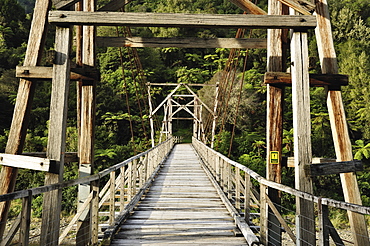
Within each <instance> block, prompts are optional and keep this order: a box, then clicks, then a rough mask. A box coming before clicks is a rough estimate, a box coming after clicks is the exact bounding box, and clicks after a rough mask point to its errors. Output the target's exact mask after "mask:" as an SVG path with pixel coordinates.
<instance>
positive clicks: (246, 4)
mask: <svg viewBox="0 0 370 246" xmlns="http://www.w3.org/2000/svg"><path fill="white" fill-rule="evenodd" d="M229 1H230V2H232V3H233V4H235V5H236V6H238V7H239V8H241V9H242V10H244V11H246V12H247V13H250V14H254V15H266V14H267V13H266V12H265V11H264V10H263V9H261V8H260V7H258V6H257V5H255V4H254V3H252V2H251V1H249V0H229Z"/></svg>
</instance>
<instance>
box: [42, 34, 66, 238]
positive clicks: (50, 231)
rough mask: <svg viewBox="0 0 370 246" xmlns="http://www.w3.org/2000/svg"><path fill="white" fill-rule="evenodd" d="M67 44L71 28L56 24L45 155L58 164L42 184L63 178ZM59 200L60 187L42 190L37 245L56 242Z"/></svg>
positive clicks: (59, 209) (57, 236)
mask: <svg viewBox="0 0 370 246" xmlns="http://www.w3.org/2000/svg"><path fill="white" fill-rule="evenodd" d="M71 47H72V28H69V27H68V28H64V27H57V28H56V34H55V51H56V54H57V56H56V59H55V64H54V69H53V80H52V90H51V102H50V126H49V136H48V146H47V158H49V159H53V160H56V161H57V162H58V163H59V164H60V165H59V167H58V171H59V172H58V173H59V174H51V173H46V175H45V185H49V184H54V183H59V182H61V181H62V180H63V171H64V153H65V138H66V128H67V108H68V107H67V106H68V92H69V83H70V81H69V75H70V52H71ZM61 200H62V190H56V191H51V192H47V193H45V194H44V201H43V209H42V226H41V235H42V236H41V239H40V244H41V245H57V244H58V238H59V226H60V212H61Z"/></svg>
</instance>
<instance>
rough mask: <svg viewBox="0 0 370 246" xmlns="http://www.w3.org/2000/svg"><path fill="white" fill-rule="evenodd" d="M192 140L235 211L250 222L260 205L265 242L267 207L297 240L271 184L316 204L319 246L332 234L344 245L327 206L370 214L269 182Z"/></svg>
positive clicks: (349, 205)
mask: <svg viewBox="0 0 370 246" xmlns="http://www.w3.org/2000/svg"><path fill="white" fill-rule="evenodd" d="M192 143H193V146H194V148H195V150H196V151H197V153H198V155H199V157H200V158H201V160H202V161H203V163H204V165H205V166H206V167H207V168H208V170H209V172H210V173H211V174H212V176H213V177H214V179H215V180H216V181H217V182H218V184H219V186H220V187H221V188H222V190H223V192H224V193H225V196H226V197H227V198H228V199H229V200H230V202H231V203H233V204H234V206H235V208H236V210H237V211H238V212H239V213H240V216H242V215H244V219H245V222H246V223H250V217H251V216H252V214H251V213H250V208H253V207H259V210H260V213H259V214H260V216H261V218H260V221H261V228H260V237H261V241H263V237H266V231H267V228H264V227H263V225H264V224H265V225H267V222H266V221H267V217H266V215H267V206H269V207H270V208H271V210H272V211H273V213H274V214H275V216H276V217H277V219H278V220H279V222H280V224H281V226H282V227H283V228H284V230H285V231H286V232H287V234H288V236H289V237H290V238H291V240H292V241H293V242H294V243H295V242H296V240H297V238H296V235H295V234H294V233H293V231H292V229H291V228H290V227H289V226H288V225H287V223H286V222H285V221H284V219H283V216H282V215H281V214H280V212H279V209H278V208H276V207H275V205H274V203H272V202H271V200H270V198H269V196H268V194H267V192H266V191H267V188H268V187H270V188H273V189H276V190H278V191H280V192H286V193H288V194H290V195H293V196H295V197H296V198H302V199H306V200H309V201H313V202H314V203H316V205H317V210H318V221H319V225H318V229H319V233H318V240H319V245H324V246H326V245H329V235H330V236H331V238H332V240H333V241H334V243H335V244H336V245H344V243H343V241H342V239H341V238H340V236H339V234H338V233H337V231H336V230H335V229H334V226H333V225H332V223H331V222H330V219H329V212H328V207H332V208H338V209H343V210H347V211H352V212H355V213H359V214H364V215H370V207H365V206H360V205H357V204H352V203H347V202H342V201H337V200H334V199H330V198H322V197H317V196H314V195H312V194H308V193H305V192H302V191H299V190H296V189H294V188H291V187H288V186H285V185H282V184H279V183H275V182H272V181H269V180H267V179H265V178H263V177H262V176H260V175H259V174H257V173H256V172H254V171H252V170H251V169H249V168H247V167H246V166H244V165H241V164H240V163H237V162H235V161H232V160H230V159H229V158H227V157H225V156H224V155H222V154H220V153H218V152H217V151H215V150H213V149H211V148H210V147H208V146H207V145H205V144H204V143H202V142H201V141H199V140H197V139H195V138H193V141H192ZM243 176H244V177H243ZM251 179H254V180H255V181H257V182H258V183H259V186H260V194H259V199H258V198H257V197H256V196H255V194H254V193H253V192H252V190H251ZM296 226H298V225H296ZM296 230H297V228H296ZM315 230H316V228H312V232H310V233H313V234H315V233H316V231H315Z"/></svg>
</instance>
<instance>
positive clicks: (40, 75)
mask: <svg viewBox="0 0 370 246" xmlns="http://www.w3.org/2000/svg"><path fill="white" fill-rule="evenodd" d="M15 75H16V77H17V78H23V79H52V76H53V68H52V67H41V66H17V67H16V70H15ZM70 79H71V80H80V79H82V80H99V72H98V70H97V69H94V68H89V67H83V68H71V74H70Z"/></svg>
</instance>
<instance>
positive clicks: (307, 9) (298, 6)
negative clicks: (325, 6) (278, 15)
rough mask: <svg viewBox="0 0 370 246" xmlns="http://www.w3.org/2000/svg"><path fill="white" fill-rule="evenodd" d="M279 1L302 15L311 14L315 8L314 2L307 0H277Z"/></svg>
mask: <svg viewBox="0 0 370 246" xmlns="http://www.w3.org/2000/svg"><path fill="white" fill-rule="evenodd" d="M279 1H280V2H282V3H284V4H285V5H287V6H289V7H291V8H292V9H294V10H295V11H297V12H299V13H301V14H304V15H312V13H313V12H314V10H315V4H313V3H311V2H310V1H307V0H279Z"/></svg>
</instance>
